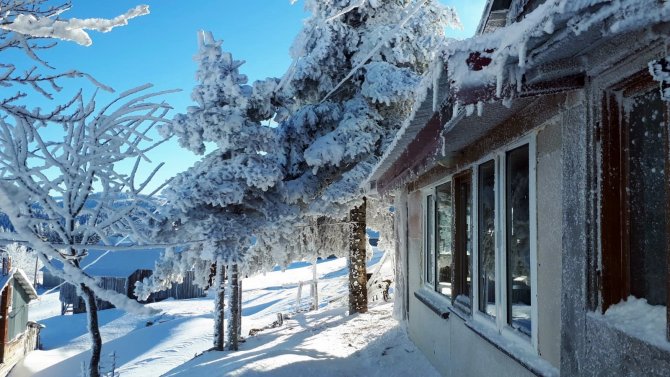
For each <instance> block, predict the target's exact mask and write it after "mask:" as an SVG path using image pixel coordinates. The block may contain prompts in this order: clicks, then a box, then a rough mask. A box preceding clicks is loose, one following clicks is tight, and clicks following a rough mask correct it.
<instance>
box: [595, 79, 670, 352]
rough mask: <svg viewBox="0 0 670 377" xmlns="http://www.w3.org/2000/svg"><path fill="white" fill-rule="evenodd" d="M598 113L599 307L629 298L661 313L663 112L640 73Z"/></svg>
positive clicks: (669, 245) (666, 249)
mask: <svg viewBox="0 0 670 377" xmlns="http://www.w3.org/2000/svg"><path fill="white" fill-rule="evenodd" d="M603 109H604V113H603V125H602V165H603V166H602V176H601V199H602V207H601V214H600V215H601V248H602V268H603V270H602V292H601V293H602V300H603V305H602V307H603V310H607V308H608V307H609V306H611V305H613V304H616V303H618V302H619V301H621V300H623V299H625V298H626V297H628V296H629V295H633V296H635V297H638V298H644V299H646V300H647V302H648V303H649V304H650V305H665V306H666V307H667V306H668V295H669V292H668V255H669V253H670V236H669V229H670V223H669V221H668V216H669V215H670V210H669V206H670V204H669V202H670V190H669V185H670V178H669V177H670V174H669V173H668V172H669V170H668V169H669V168H670V163H669V161H668V159H669V152H668V149H669V146H668V105H667V104H666V103H665V102H663V101H662V99H661V96H660V93H659V90H658V86H657V85H654V84H653V82H652V81H651V79H650V77H649V75H648V74H647V73H646V72H645V73H644V74H640V75H638V77H635V78H633V79H632V80H630V81H629V82H627V83H626V84H625V85H623V86H621V87H618V88H614V89H613V90H612V91H611V92H610V93H607V95H606V96H605V98H604V100H603ZM620 111H623V114H620ZM668 314H669V315H670V313H668ZM667 331H668V338H669V339H670V330H667Z"/></svg>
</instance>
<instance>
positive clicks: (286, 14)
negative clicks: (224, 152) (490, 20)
mask: <svg viewBox="0 0 670 377" xmlns="http://www.w3.org/2000/svg"><path fill="white" fill-rule="evenodd" d="M442 3H444V4H446V5H449V6H453V7H455V8H456V10H457V12H458V14H459V16H460V17H461V21H462V22H463V25H464V30H448V31H447V34H448V35H449V36H451V37H454V38H459V39H462V38H467V37H469V36H472V35H473V34H474V31H475V29H476V27H477V24H478V22H479V19H480V18H481V15H482V10H483V7H484V3H485V1H484V0H443V1H442ZM72 4H73V7H72V10H70V11H69V12H67V13H66V14H65V15H64V16H66V17H79V18H86V17H114V16H116V15H118V14H121V13H123V12H125V11H126V10H128V9H130V8H132V7H134V6H136V5H138V4H148V5H149V6H150V9H151V14H149V15H147V16H143V17H140V18H136V19H133V20H131V21H130V24H129V25H128V26H124V27H120V28H117V29H114V30H113V31H112V32H110V33H104V34H103V33H95V32H93V33H91V37H92V38H93V45H92V46H90V47H83V46H79V45H77V44H74V43H69V42H60V43H59V44H58V46H56V47H55V48H53V49H50V50H46V51H44V53H43V54H42V55H41V56H42V58H44V59H45V60H47V61H48V62H49V63H50V64H51V65H52V66H54V67H56V68H57V70H58V71H64V70H69V69H77V70H80V71H84V72H86V73H89V74H91V75H93V76H94V77H95V78H96V79H97V80H98V81H100V82H103V83H105V84H106V85H109V86H111V87H113V88H114V89H115V90H116V91H117V93H120V92H123V91H125V90H128V89H130V88H133V87H136V86H139V85H141V84H144V83H153V84H154V85H155V89H156V90H164V89H174V88H178V89H182V92H180V93H177V94H172V95H169V96H167V98H166V99H167V101H168V102H169V103H170V104H171V105H172V106H173V107H174V108H175V111H178V112H183V111H185V109H186V107H187V106H189V105H190V104H191V100H190V92H191V88H192V87H193V85H194V84H195V79H194V73H195V69H196V65H195V63H194V62H193V60H192V56H193V54H194V53H195V52H196V49H197V40H196V33H197V31H198V30H200V29H204V30H210V31H212V32H213V33H214V36H215V37H216V38H217V39H223V40H224V44H223V48H224V49H225V50H227V51H230V52H232V53H233V56H234V57H235V58H236V59H241V60H245V61H246V62H247V63H246V64H245V65H244V66H242V68H241V70H242V71H243V72H244V73H245V74H247V75H248V76H249V78H250V80H254V79H259V78H265V77H268V76H275V77H280V76H281V75H282V74H283V73H284V71H285V70H286V68H287V67H288V66H289V65H290V63H291V61H290V58H289V55H288V49H289V47H290V45H291V43H292V41H293V38H294V37H295V35H296V34H297V33H298V31H299V30H300V28H301V26H302V20H303V19H304V18H306V17H307V14H306V13H305V12H304V10H303V7H302V1H298V2H297V3H296V4H295V5H290V2H289V0H192V1H183V0H144V1H142V0H94V1H91V0H73V1H72ZM8 57H9V59H12V61H13V62H14V63H15V64H17V65H19V66H21V67H23V68H26V67H28V66H30V65H32V63H31V62H30V61H28V60H27V59H25V58H24V57H23V56H16V55H13V54H6V55H5V57H4V58H5V59H7V58H8ZM63 83H64V84H66V85H67V87H68V88H69V89H77V88H79V87H81V86H86V85H87V84H86V83H85V82H80V81H74V82H63ZM14 90H15V89H13V90H12V91H7V89H0V96H1V97H2V98H4V97H7V95H8V94H10V93H13V91H14ZM23 90H25V89H23ZM68 93H72V92H67V91H66V92H65V93H64V94H63V95H62V96H60V98H64V97H65V96H66V95H67V94H68ZM87 93H89V94H90V93H92V91H91V90H89V91H88V92H87ZM105 98H106V99H110V98H111V97H108V96H103V97H101V98H100V99H105ZM23 103H24V104H26V105H28V107H35V106H42V107H44V108H50V107H53V106H54V105H55V103H54V102H49V101H46V100H44V99H42V98H39V97H38V96H37V94H33V93H31V95H30V97H28V99H27V100H25V101H24V102H23ZM151 157H152V159H153V161H154V162H165V163H166V166H165V167H164V168H163V169H162V171H161V172H160V173H159V174H158V175H157V177H156V179H155V180H154V183H155V184H160V183H161V182H162V181H164V180H165V179H167V178H169V177H171V176H173V175H175V174H176V173H178V172H180V171H183V170H185V169H186V168H188V167H189V166H191V165H192V164H193V163H194V162H195V161H197V160H198V159H199V158H200V157H199V156H195V155H193V154H192V153H191V152H189V151H186V150H183V149H181V148H179V146H178V145H177V142H176V140H171V141H169V142H168V143H165V144H163V145H162V146H161V147H160V148H159V149H156V150H155V151H153V152H152V155H151Z"/></svg>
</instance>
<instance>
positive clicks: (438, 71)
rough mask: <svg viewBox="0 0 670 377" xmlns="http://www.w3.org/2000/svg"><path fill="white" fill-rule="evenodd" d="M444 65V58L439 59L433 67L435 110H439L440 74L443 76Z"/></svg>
mask: <svg viewBox="0 0 670 377" xmlns="http://www.w3.org/2000/svg"><path fill="white" fill-rule="evenodd" d="M443 69H444V65H443V64H442V59H439V58H438V59H437V62H436V64H435V65H434V67H433V72H432V73H433V112H436V111H438V110H439V109H438V106H439V103H438V100H439V96H440V85H439V83H440V76H442V70H443Z"/></svg>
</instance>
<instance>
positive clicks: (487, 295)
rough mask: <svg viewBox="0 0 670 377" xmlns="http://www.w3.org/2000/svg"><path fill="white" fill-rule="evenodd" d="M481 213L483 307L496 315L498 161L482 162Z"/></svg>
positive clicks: (480, 259)
mask: <svg viewBox="0 0 670 377" xmlns="http://www.w3.org/2000/svg"><path fill="white" fill-rule="evenodd" d="M478 183H479V184H478V186H479V187H478V192H477V198H478V208H477V211H478V215H479V224H478V225H479V229H478V234H477V237H478V241H479V258H478V259H479V260H478V261H477V263H478V266H479V277H478V278H479V310H480V311H482V312H484V313H486V314H488V315H490V316H493V317H495V315H496V312H495V310H496V309H495V305H496V289H495V286H496V285H495V280H496V270H495V191H494V190H495V186H494V185H495V162H494V161H493V160H491V161H489V162H486V163H484V164H482V165H480V166H479V182H478Z"/></svg>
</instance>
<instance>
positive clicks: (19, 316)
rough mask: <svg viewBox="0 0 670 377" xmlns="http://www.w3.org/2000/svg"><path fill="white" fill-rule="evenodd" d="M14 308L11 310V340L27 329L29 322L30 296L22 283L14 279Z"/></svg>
mask: <svg viewBox="0 0 670 377" xmlns="http://www.w3.org/2000/svg"><path fill="white" fill-rule="evenodd" d="M11 284H12V286H13V287H14V288H13V289H12V310H11V311H10V312H9V340H10V341H11V340H12V339H14V338H16V337H18V336H19V335H20V334H21V333H23V332H24V331H26V325H27V324H28V302H30V297H28V294H27V293H26V291H25V290H24V289H23V287H21V284H19V282H17V281H16V279H12V282H11Z"/></svg>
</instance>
